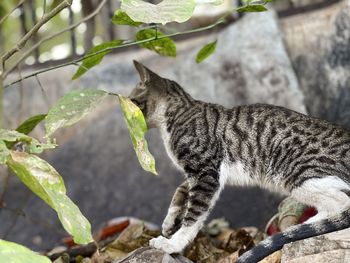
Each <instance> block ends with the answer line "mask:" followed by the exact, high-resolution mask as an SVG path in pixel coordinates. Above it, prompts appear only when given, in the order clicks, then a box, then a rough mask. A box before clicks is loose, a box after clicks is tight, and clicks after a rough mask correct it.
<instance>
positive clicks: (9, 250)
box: [0, 239, 51, 263]
mask: <svg viewBox="0 0 350 263" xmlns="http://www.w3.org/2000/svg"><path fill="white" fill-rule="evenodd" d="M0 262H3V263H5V262H6V263H24V262H25V263H51V260H50V259H48V258H47V257H44V256H41V255H39V254H38V253H35V252H34V251H32V250H30V249H28V248H26V247H24V246H21V245H19V244H16V243H13V242H9V241H5V240H2V239H0Z"/></svg>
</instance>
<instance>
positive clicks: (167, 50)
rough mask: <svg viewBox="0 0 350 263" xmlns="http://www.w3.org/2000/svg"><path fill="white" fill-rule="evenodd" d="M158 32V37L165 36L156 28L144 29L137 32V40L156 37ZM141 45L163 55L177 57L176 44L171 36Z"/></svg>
mask: <svg viewBox="0 0 350 263" xmlns="http://www.w3.org/2000/svg"><path fill="white" fill-rule="evenodd" d="M156 34H157V36H158V37H160V36H164V34H163V33H162V32H159V30H158V31H157V32H156V30H155V29H143V30H140V31H139V32H137V33H136V40H137V41H141V40H146V39H152V38H155V37H156ZM139 45H140V46H141V47H144V48H147V49H150V50H153V51H155V52H157V53H158V54H160V55H163V56H169V57H176V45H175V43H174V41H173V40H172V39H171V38H169V37H165V38H161V39H156V40H151V41H149V42H146V43H142V44H139Z"/></svg>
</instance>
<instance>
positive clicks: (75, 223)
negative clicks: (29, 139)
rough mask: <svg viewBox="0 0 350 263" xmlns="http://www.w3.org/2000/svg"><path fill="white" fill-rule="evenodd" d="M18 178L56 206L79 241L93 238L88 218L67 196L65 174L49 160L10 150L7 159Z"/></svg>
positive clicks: (87, 241) (61, 219)
mask: <svg viewBox="0 0 350 263" xmlns="http://www.w3.org/2000/svg"><path fill="white" fill-rule="evenodd" d="M6 164H7V165H8V166H9V167H10V168H11V170H12V171H13V172H14V173H15V174H16V175H17V176H18V178H19V179H20V180H21V181H22V182H23V183H24V184H25V185H26V186H27V187H28V188H29V189H30V190H32V191H33V192H34V193H35V194H36V195H37V196H39V197H40V198H41V199H43V200H44V201H45V202H46V203H47V204H48V205H49V206H51V208H53V209H54V210H55V211H56V212H57V214H58V217H59V219H60V221H61V223H62V225H63V227H64V229H65V230H66V231H67V232H68V233H69V234H71V235H72V236H73V239H74V242H75V243H77V244H87V243H90V242H92V241H93V239H92V236H91V226H90V223H89V221H88V220H87V219H86V218H85V217H84V216H83V215H82V214H81V212H80V210H79V208H78V207H77V206H76V205H75V204H74V203H73V202H72V201H71V200H70V199H69V198H68V197H67V196H66V188H65V186H64V183H63V179H62V177H61V176H60V175H59V174H58V172H57V171H56V170H55V168H53V167H52V166H51V165H50V164H48V163H47V162H46V161H44V160H42V159H40V158H39V157H38V156H36V155H32V154H28V153H25V152H16V151H11V152H10V157H9V158H8V159H7V163H6Z"/></svg>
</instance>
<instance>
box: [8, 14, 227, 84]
mask: <svg viewBox="0 0 350 263" xmlns="http://www.w3.org/2000/svg"><path fill="white" fill-rule="evenodd" d="M224 22H225V20H224V19H219V20H218V21H217V22H215V23H213V24H211V25H208V26H205V27H200V28H196V29H192V30H187V31H183V32H176V33H173V34H169V35H162V36H158V38H156V37H152V38H148V39H144V40H140V41H132V42H126V43H125V44H122V45H120V46H116V47H108V48H105V49H102V50H100V51H97V52H95V53H91V54H89V55H85V56H82V57H80V58H78V59H75V60H72V61H70V62H67V63H62V64H60V65H56V66H52V67H48V68H45V69H41V70H38V71H36V72H34V73H31V74H29V75H27V76H25V77H23V78H21V79H17V80H15V81H13V82H11V83H9V84H7V85H5V86H4V88H8V87H10V86H12V85H13V84H16V83H18V82H20V81H22V80H25V79H28V78H31V77H34V76H36V75H39V74H42V73H45V72H48V71H51V70H54V69H58V68H62V67H65V66H69V65H74V64H77V63H78V62H80V61H83V60H84V59H87V58H89V57H93V56H95V55H98V54H100V53H104V52H109V51H112V50H114V49H119V48H123V47H129V46H135V45H139V44H143V43H147V42H150V41H153V40H157V39H158V40H159V39H162V38H167V37H174V36H180V35H187V34H192V33H196V32H201V31H206V30H209V29H212V28H214V27H216V26H218V25H220V24H223V23H224Z"/></svg>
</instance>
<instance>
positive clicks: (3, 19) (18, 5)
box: [0, 0, 26, 25]
mask: <svg viewBox="0 0 350 263" xmlns="http://www.w3.org/2000/svg"><path fill="white" fill-rule="evenodd" d="M24 1H26V0H21V1H19V2H18V4H17V5H16V6H15V7H14V8H13V9H12V10H11V11H10V12H8V13H7V14H6V15H5V16H4V17H3V18H1V19H0V25H1V24H2V23H4V21H5V20H6V19H7V18H8V17H9V16H10V15H11V14H12V13H13V12H14V11H15V10H16V9H17V8H18V7H20V6H21V5H22V4H23V3H24Z"/></svg>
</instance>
